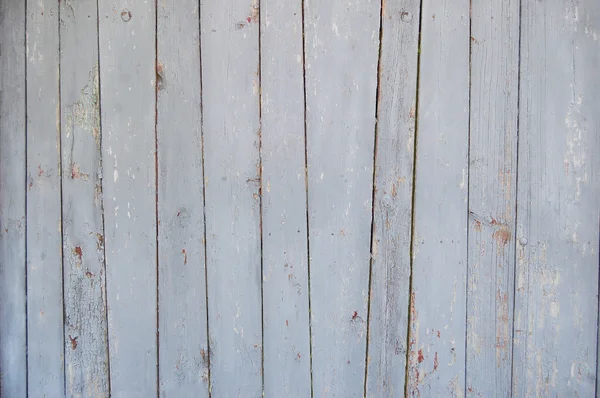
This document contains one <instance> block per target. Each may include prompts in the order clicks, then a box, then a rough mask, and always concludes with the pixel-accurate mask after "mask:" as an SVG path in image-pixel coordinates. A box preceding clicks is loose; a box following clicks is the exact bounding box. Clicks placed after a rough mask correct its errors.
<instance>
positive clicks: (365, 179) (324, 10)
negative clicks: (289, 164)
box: [304, 0, 380, 397]
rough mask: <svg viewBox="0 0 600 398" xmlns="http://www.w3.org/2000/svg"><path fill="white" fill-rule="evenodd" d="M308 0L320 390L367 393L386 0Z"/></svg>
mask: <svg viewBox="0 0 600 398" xmlns="http://www.w3.org/2000/svg"><path fill="white" fill-rule="evenodd" d="M304 5H305V26H304V28H305V40H306V44H305V49H306V126H307V155H308V157H307V159H308V160H307V161H308V214H309V220H308V225H309V239H310V241H309V244H310V273H311V279H310V282H311V291H310V294H311V322H312V364H313V367H312V369H313V389H314V393H315V394H316V395H317V396H344V397H354V396H362V395H363V392H364V374H365V349H366V337H367V304H368V289H369V283H368V282H369V265H370V258H371V254H370V251H371V250H370V243H371V218H372V203H371V202H372V195H373V151H374V135H375V102H376V87H377V63H378V47H379V15H380V4H379V2H376V1H366V2H354V3H348V2H345V1H341V0H335V1H329V0H308V1H306V2H305V3H304ZM334 148H335V149H334Z"/></svg>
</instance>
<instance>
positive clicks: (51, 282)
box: [26, 0, 65, 396]
mask: <svg viewBox="0 0 600 398" xmlns="http://www.w3.org/2000/svg"><path fill="white" fill-rule="evenodd" d="M26 7H27V188H28V192H27V225H28V228H27V319H28V320H27V355H28V395H29V396H43V395H45V394H56V395H59V396H62V395H64V391H65V390H64V388H65V387H64V359H63V355H64V350H63V347H64V345H63V342H64V340H63V292H62V283H63V278H62V253H61V245H62V238H61V191H60V172H61V170H60V95H59V32H58V24H59V3H58V1H57V0H42V1H32V0H29V1H27V4H26Z"/></svg>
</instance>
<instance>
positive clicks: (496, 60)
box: [466, 0, 520, 397]
mask: <svg viewBox="0 0 600 398" xmlns="http://www.w3.org/2000/svg"><path fill="white" fill-rule="evenodd" d="M519 4H520V3H519V1H516V0H506V1H503V2H495V3H493V2H485V1H476V2H473V4H472V9H471V106H470V123H471V134H470V147H469V153H470V163H469V235H468V236H469V240H468V256H469V259H468V266H469V269H468V272H469V274H468V275H469V279H468V283H467V369H466V372H467V374H466V376H467V395H471V396H484V397H490V396H495V395H500V396H509V395H510V386H511V370H512V324H513V323H512V321H513V300H514V267H515V265H514V264H515V241H514V232H515V211H516V203H515V201H516V174H517V161H516V157H517V113H518V110H517V106H518V105H517V101H518V91H519V88H518V79H519Z"/></svg>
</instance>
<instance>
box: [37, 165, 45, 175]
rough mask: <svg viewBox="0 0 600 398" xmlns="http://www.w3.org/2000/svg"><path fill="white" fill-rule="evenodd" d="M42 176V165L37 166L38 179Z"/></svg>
mask: <svg viewBox="0 0 600 398" xmlns="http://www.w3.org/2000/svg"><path fill="white" fill-rule="evenodd" d="M42 175H44V170H42V165H41V164H38V177H41V176H42Z"/></svg>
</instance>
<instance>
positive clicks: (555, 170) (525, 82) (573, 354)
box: [513, 0, 600, 397]
mask: <svg viewBox="0 0 600 398" xmlns="http://www.w3.org/2000/svg"><path fill="white" fill-rule="evenodd" d="M521 18H522V23H521V34H522V36H521V71H520V72H521V83H520V84H521V89H520V99H519V104H520V105H519V115H520V116H519V157H518V159H519V160H518V161H519V174H518V196H517V204H518V206H517V236H516V238H517V239H518V246H517V274H516V292H515V294H516V302H515V326H514V327H515V329H514V337H515V340H514V344H515V347H514V360H513V363H514V376H513V377H514V380H513V395H514V396H581V397H590V396H593V395H594V394H595V389H596V367H597V359H596V353H597V322H598V249H599V247H598V244H599V236H598V216H599V211H600V158H599V157H598V154H599V153H600V135H599V134H598V131H599V129H600V117H599V116H598V104H599V101H600V75H599V74H598V65H599V64H600V52H599V51H598V48H599V43H598V36H599V35H600V3H598V2H597V1H595V0H582V1H578V2H574V3H571V2H564V1H558V0H554V1H548V2H523V3H522V17H521Z"/></svg>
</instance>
